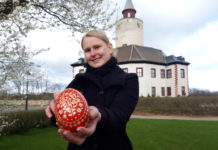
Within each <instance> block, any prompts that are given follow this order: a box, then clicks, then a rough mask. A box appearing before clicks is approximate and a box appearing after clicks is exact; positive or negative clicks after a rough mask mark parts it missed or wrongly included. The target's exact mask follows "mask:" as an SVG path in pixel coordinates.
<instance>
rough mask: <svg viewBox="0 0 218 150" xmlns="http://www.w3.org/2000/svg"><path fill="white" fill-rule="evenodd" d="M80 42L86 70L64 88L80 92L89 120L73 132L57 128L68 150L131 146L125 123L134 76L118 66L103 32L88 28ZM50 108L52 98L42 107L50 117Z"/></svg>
mask: <svg viewBox="0 0 218 150" xmlns="http://www.w3.org/2000/svg"><path fill="white" fill-rule="evenodd" d="M81 46H82V49H83V50H84V56H85V60H86V65H85V67H86V72H85V73H79V74H77V75H76V77H75V79H74V80H73V81H72V82H71V83H70V84H69V85H68V86H67V88H75V89H77V90H79V91H80V92H82V93H83V94H84V96H85V98H86V99H87V102H88V104H89V113H90V121H89V123H88V124H87V125H86V126H85V127H79V128H77V130H76V132H70V131H66V130H64V129H59V130H58V132H59V133H60V135H61V136H62V137H63V138H65V139H66V140H67V141H69V144H68V148H67V149H68V150H132V149H133V148H132V145H131V142H130V140H129V138H128V136H127V134H126V124H127V121H128V120H129V118H130V116H131V114H132V112H133V111H134V108H135V106H136V103H137V101H138V95H139V93H138V92H139V87H138V77H137V75H136V74H133V73H126V72H124V71H123V70H122V69H121V68H119V66H118V65H117V60H116V58H115V57H114V56H113V46H112V44H111V43H110V42H109V40H108V38H107V36H106V35H105V33H104V32H102V31H98V30H92V31H89V32H88V33H87V34H85V35H84V37H83V38H82V41H81ZM56 95H57V94H56ZM56 95H55V97H56ZM52 112H54V101H51V103H50V104H49V106H48V107H47V108H46V114H47V116H48V117H50V118H51V117H52Z"/></svg>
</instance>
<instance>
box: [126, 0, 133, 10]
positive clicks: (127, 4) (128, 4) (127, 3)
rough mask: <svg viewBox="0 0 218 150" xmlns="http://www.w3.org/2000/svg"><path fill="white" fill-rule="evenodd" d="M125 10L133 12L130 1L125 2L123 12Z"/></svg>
mask: <svg viewBox="0 0 218 150" xmlns="http://www.w3.org/2000/svg"><path fill="white" fill-rule="evenodd" d="M126 9H134V10H135V8H134V6H133V3H132V0H127V1H126V5H125V7H124V10H126Z"/></svg>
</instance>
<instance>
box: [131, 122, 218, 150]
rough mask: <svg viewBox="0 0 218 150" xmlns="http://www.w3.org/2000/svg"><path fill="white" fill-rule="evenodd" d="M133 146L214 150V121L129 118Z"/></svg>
mask: <svg viewBox="0 0 218 150" xmlns="http://www.w3.org/2000/svg"><path fill="white" fill-rule="evenodd" d="M128 133H129V136H130V137H131V140H132V142H133V146H134V150H218V142H217V140H218V122H215V121H187V120H154V119H153V120H152V119H131V121H130V122H129V125H128Z"/></svg>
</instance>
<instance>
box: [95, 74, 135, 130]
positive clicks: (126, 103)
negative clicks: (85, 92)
mask: <svg viewBox="0 0 218 150" xmlns="http://www.w3.org/2000/svg"><path fill="white" fill-rule="evenodd" d="M138 98H139V84H138V77H137V75H136V74H128V76H127V81H126V83H125V86H124V87H123V88H122V89H121V90H120V91H119V92H118V93H117V94H116V97H115V99H114V100H113V103H112V105H111V106H110V108H106V107H103V108H102V107H100V108H98V109H99V111H100V113H101V121H100V122H99V124H98V126H97V128H99V129H100V130H102V131H107V132H108V131H109V132H111V131H115V132H117V131H120V130H122V129H125V128H126V123H127V121H128V120H129V118H130V116H131V114H132V112H133V111H134V109H135V106H136V104H137V102H138Z"/></svg>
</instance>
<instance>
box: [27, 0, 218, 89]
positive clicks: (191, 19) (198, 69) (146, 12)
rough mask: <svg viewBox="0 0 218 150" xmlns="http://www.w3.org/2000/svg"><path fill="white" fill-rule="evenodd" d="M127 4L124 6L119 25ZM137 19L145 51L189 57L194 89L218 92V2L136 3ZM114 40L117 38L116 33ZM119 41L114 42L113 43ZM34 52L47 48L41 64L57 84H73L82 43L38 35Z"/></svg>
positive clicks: (60, 35) (60, 34) (55, 34)
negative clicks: (75, 64) (141, 31)
mask: <svg viewBox="0 0 218 150" xmlns="http://www.w3.org/2000/svg"><path fill="white" fill-rule="evenodd" d="M125 2H126V0H119V1H118V2H117V3H118V7H119V12H118V14H117V16H118V19H120V18H121V17H122V14H121V11H122V9H123V8H124V6H125ZM132 2H133V5H134V7H135V9H136V11H137V13H136V17H137V18H139V19H141V20H143V22H144V45H145V46H149V47H153V48H157V49H161V50H162V51H163V52H164V53H165V54H166V55H175V56H183V57H185V59H186V61H188V62H190V63H191V64H190V65H189V84H190V88H198V89H209V90H211V91H218V85H217V84H218V59H217V55H218V1H217V0H132ZM109 36H114V33H110V34H109ZM111 38H113V37H111ZM28 42H29V44H31V45H32V47H33V48H47V47H50V51H48V52H44V53H43V54H40V55H39V57H37V58H35V61H36V62H39V63H43V64H44V66H45V70H46V74H47V75H48V77H49V78H50V79H51V80H52V81H55V82H60V83H63V84H66V85H67V84H68V83H69V82H70V81H71V80H72V68H71V66H70V64H71V63H73V62H75V61H76V60H77V59H78V58H79V50H81V48H80V43H78V42H76V41H75V39H73V38H72V36H71V35H70V33H69V32H67V31H37V32H34V33H31V34H30V36H29V39H28Z"/></svg>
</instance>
